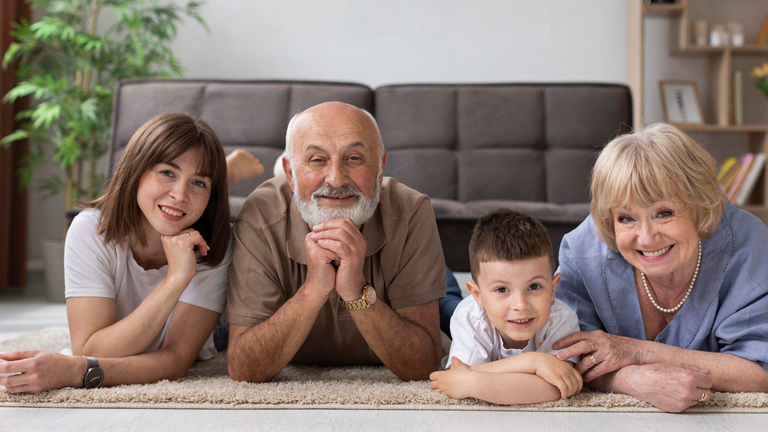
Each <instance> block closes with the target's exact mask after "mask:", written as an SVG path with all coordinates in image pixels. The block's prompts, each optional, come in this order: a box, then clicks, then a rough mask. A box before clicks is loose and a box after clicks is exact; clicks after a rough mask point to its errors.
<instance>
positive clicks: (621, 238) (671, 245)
mask: <svg viewBox="0 0 768 432" xmlns="http://www.w3.org/2000/svg"><path fill="white" fill-rule="evenodd" d="M613 218H614V232H615V235H616V245H617V246H618V249H619V252H620V253H621V255H622V256H623V257H624V258H625V259H626V260H627V261H629V263H630V264H632V265H633V266H634V267H635V268H637V269H638V270H640V271H641V272H643V273H645V275H646V276H648V277H650V278H664V277H670V276H675V275H676V274H678V273H679V274H683V275H688V273H691V271H692V269H693V267H695V265H696V259H697V256H698V254H697V252H698V238H699V236H698V232H697V231H696V226H695V225H694V223H693V221H692V220H691V218H690V217H689V212H688V211H687V210H686V209H685V208H684V207H683V206H682V205H680V204H677V203H675V202H672V201H657V202H655V203H653V204H651V205H650V206H648V207H643V206H641V205H640V204H637V203H636V202H634V201H631V202H630V203H628V204H627V205H626V206H621V207H615V208H614V209H613ZM688 276H689V275H688ZM688 276H685V277H688Z"/></svg>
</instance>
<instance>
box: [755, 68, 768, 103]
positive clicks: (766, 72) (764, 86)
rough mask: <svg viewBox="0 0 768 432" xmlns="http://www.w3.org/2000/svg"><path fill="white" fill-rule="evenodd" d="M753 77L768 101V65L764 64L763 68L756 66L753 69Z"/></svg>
mask: <svg viewBox="0 0 768 432" xmlns="http://www.w3.org/2000/svg"><path fill="white" fill-rule="evenodd" d="M752 77H753V78H755V84H756V85H757V88H759V89H760V90H762V91H763V94H764V95H765V97H766V99H768V63H763V64H762V66H755V67H754V68H753V69H752Z"/></svg>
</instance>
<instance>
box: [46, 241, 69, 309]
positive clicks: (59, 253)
mask: <svg viewBox="0 0 768 432" xmlns="http://www.w3.org/2000/svg"><path fill="white" fill-rule="evenodd" d="M40 242H41V243H42V245H43V265H44V271H45V297H46V298H47V299H48V301H49V302H53V303H64V301H65V299H64V242H63V241H62V240H41V241H40Z"/></svg>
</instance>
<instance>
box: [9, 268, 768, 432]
mask: <svg viewBox="0 0 768 432" xmlns="http://www.w3.org/2000/svg"><path fill="white" fill-rule="evenodd" d="M457 279H459V283H460V285H461V286H463V285H464V281H466V280H467V279H468V275H467V274H458V275H457ZM42 292H43V280H42V277H41V275H37V274H33V275H31V277H30V283H29V284H28V286H27V287H26V288H25V289H24V290H20V289H16V290H11V291H6V292H0V341H2V340H6V339H10V338H13V337H16V336H18V335H19V334H23V333H27V332H30V331H36V330H40V329H42V328H45V327H51V326H66V323H67V320H66V308H65V307H64V305H63V304H51V303H47V302H46V301H45V299H44V297H43V296H42ZM133 430H137V431H142V432H149V431H156V430H162V431H176V430H180V431H184V432H194V431H203V432H213V431H219V430H233V431H238V430H248V431H260V430H264V431H312V432H321V431H358V430H365V431H424V430H439V431H441V432H444V431H471V430H479V431H484V432H486V431H503V430H522V431H526V432H536V431H584V432H599V431H604V430H610V431H621V432H633V431H639V432H651V431H696V432H702V431H710V430H716V431H718V432H723V431H766V430H768V414H706V415H701V414H696V415H694V414H680V415H674V414H638V413H628V414H620V413H516V412H479V411H464V412H447V411H359V410H271V411H270V410H259V411H241V410H230V411H226V410H132V409H93V410H87V409H51V408H0V432H5V431H9V432H11V431H13V432H15V431H45V432H53V431H74V432H88V431H133Z"/></svg>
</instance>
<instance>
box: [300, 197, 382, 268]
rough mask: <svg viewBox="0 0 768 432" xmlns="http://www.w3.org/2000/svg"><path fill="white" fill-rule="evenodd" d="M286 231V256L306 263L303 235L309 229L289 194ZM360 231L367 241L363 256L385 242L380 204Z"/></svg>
mask: <svg viewBox="0 0 768 432" xmlns="http://www.w3.org/2000/svg"><path fill="white" fill-rule="evenodd" d="M287 226H288V233H287V236H286V243H287V245H286V246H287V247H286V250H287V251H288V257H289V258H291V259H292V260H294V261H296V262H297V263H299V264H303V265H307V256H306V254H305V251H304V237H306V236H307V234H309V232H310V229H309V225H308V224H307V222H305V221H304V219H303V218H302V217H301V212H299V208H298V207H297V206H296V203H295V202H294V200H293V195H291V205H290V207H289V209H288V224H287ZM361 232H362V233H363V237H364V238H365V241H366V243H367V248H366V251H365V256H366V257H369V256H371V255H373V254H375V253H377V252H378V251H380V250H381V248H383V247H384V245H385V244H386V243H387V240H386V237H385V235H384V224H383V222H382V219H381V204H379V207H377V208H376V211H375V212H374V213H373V216H371V218H370V219H368V220H367V221H366V222H365V223H364V224H363V226H362V227H361Z"/></svg>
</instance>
